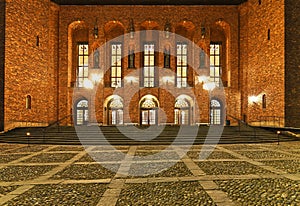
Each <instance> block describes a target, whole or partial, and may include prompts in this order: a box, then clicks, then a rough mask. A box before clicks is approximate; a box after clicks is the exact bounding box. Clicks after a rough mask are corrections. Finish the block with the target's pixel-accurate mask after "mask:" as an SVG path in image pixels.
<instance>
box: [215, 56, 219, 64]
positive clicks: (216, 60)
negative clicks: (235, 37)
mask: <svg viewBox="0 0 300 206" xmlns="http://www.w3.org/2000/svg"><path fill="white" fill-rule="evenodd" d="M219 59H220V57H219V56H215V66H218V65H220V61H219Z"/></svg>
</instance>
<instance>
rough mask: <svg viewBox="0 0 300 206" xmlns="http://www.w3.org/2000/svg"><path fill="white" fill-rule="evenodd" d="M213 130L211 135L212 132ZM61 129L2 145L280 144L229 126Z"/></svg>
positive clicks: (1, 138)
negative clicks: (219, 133) (218, 133)
mask: <svg viewBox="0 0 300 206" xmlns="http://www.w3.org/2000/svg"><path fill="white" fill-rule="evenodd" d="M209 129H211V130H210V132H209ZM217 130H219V131H220V132H221V130H222V128H220V127H214V128H212V127H211V128H210V127H208V126H199V127H196V126H181V127H180V126H151V127H142V126H139V127H135V126H120V127H115V126H101V127H98V126H80V127H76V128H75V127H71V126H60V127H53V128H52V127H51V128H43V127H40V128H38V127H35V128H16V129H14V130H11V131H9V132H6V133H4V134H0V142H2V143H22V144H60V145H80V144H84V145H107V144H111V145H170V144H175V145H181V144H182V145H187V144H188V145H190V144H204V143H206V144H235V143H266V142H277V141H278V136H277V134H276V131H272V130H267V129H264V128H259V127H237V126H225V127H224V129H223V131H222V132H221V134H222V135H221V136H219V135H216V134H215V131H217ZM279 138H280V141H296V140H299V139H298V138H293V137H290V136H283V135H280V136H279Z"/></svg>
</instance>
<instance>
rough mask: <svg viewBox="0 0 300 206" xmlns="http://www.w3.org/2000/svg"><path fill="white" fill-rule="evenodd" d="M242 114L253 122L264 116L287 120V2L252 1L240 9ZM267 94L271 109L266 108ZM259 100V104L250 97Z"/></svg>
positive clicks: (279, 0)
mask: <svg viewBox="0 0 300 206" xmlns="http://www.w3.org/2000/svg"><path fill="white" fill-rule="evenodd" d="M240 28H241V29H240V45H241V50H240V56H241V58H240V62H241V75H242V76H241V82H242V87H241V88H242V89H241V91H242V110H243V111H242V113H243V114H246V115H247V120H248V121H249V122H256V121H258V119H259V117H260V116H273V115H275V116H280V117H283V116H284V106H285V103H284V100H285V91H284V84H285V72H284V68H285V58H284V49H285V47H284V0H278V1H271V0H263V1H262V3H261V5H259V4H258V1H256V0H249V1H248V2H247V3H245V4H244V5H242V6H241V7H240ZM268 29H270V40H268ZM263 94H266V97H267V107H266V109H263V108H262V101H261V98H262V95H263ZM252 95H254V96H257V97H258V99H259V101H258V102H257V103H255V104H251V103H249V102H248V97H249V96H252Z"/></svg>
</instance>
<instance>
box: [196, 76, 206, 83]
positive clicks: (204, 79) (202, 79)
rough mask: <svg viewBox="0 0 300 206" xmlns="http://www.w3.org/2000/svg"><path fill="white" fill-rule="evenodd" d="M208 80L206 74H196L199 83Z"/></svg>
mask: <svg viewBox="0 0 300 206" xmlns="http://www.w3.org/2000/svg"><path fill="white" fill-rule="evenodd" d="M208 80H209V77H208V76H204V75H202V76H198V81H199V82H200V83H206V82H208Z"/></svg>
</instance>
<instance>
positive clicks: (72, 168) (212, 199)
mask: <svg viewBox="0 0 300 206" xmlns="http://www.w3.org/2000/svg"><path fill="white" fill-rule="evenodd" d="M186 149H187V153H186V155H184V154H185V153H183V151H185V150H186ZM126 154H127V155H126ZM205 154H206V155H205ZM201 155H202V156H203V155H204V156H203V157H205V158H201V157H202V156H201ZM206 156H208V157H207V158H206ZM148 157H149V158H148ZM150 157H151V158H150ZM199 157H200V158H199ZM95 160H96V161H95ZM98 162H99V163H100V164H99V163H98ZM153 168H165V170H163V171H162V172H160V173H151V174H149V175H146V176H143V175H140V172H141V171H147V170H148V169H149V171H152V170H151V169H153ZM149 173H150V172H149ZM0 205H43V206H45V205H66V206H70V205H84V206H86V205H91V206H92V205H95V206H96V205H97V206H100V205H108V206H109V205H224V206H228V205H294V206H296V205H300V142H282V143H280V145H277V143H268V144H235V145H233V144H232V145H225V144H224V145H218V146H216V147H215V148H214V147H212V146H205V147H204V146H201V145H199V146H197V145H196V146H192V147H191V148H185V147H184V146H172V147H171V146H170V147H167V146H119V147H115V149H112V148H111V147H108V146H107V147H105V146H102V147H96V146H89V147H86V148H83V147H80V146H58V145H55V146H53V145H30V146H27V145H18V144H15V145H14V144H0Z"/></svg>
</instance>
